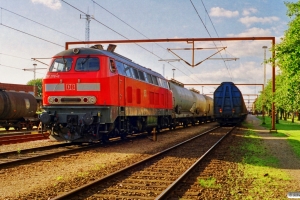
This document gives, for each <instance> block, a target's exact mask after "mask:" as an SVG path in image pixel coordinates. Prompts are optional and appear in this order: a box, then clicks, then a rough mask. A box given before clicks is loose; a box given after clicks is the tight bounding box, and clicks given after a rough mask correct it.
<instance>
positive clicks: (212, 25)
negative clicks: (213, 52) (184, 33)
mask: <svg viewBox="0 0 300 200" xmlns="http://www.w3.org/2000/svg"><path fill="white" fill-rule="evenodd" d="M201 2H202V5H203V7H204V10H205V12H206V14H207V16H208V18H209V21H210V23H211V25H212V26H213V29H214V31H215V33H216V35H217V36H218V38H219V37H220V36H219V34H218V31H217V29H216V27H215V25H214V23H213V21H212V20H211V17H210V15H209V13H208V12H207V9H206V6H205V4H204V3H203V0H201ZM220 43H221V45H222V46H224V45H223V43H222V41H220ZM225 52H228V50H227V49H225ZM220 55H221V58H222V59H223V57H222V52H220ZM224 64H225V65H226V63H225V60H224ZM229 68H230V66H229ZM229 73H230V74H231V70H230V69H229ZM231 77H232V74H231Z"/></svg>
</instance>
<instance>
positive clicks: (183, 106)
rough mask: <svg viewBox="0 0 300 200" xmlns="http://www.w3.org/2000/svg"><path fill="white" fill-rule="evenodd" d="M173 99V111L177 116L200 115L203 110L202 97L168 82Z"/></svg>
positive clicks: (203, 101) (203, 100)
mask: <svg viewBox="0 0 300 200" xmlns="http://www.w3.org/2000/svg"><path fill="white" fill-rule="evenodd" d="M169 84H170V88H171V90H172V92H173V97H174V104H173V106H174V109H175V112H176V113H177V114H180V113H186V112H189V113H190V112H191V113H196V114H202V113H203V112H204V110H205V104H206V100H205V98H204V96H203V95H201V94H197V93H195V92H192V91H190V90H188V89H186V88H184V87H182V86H180V85H177V84H176V83H173V82H169Z"/></svg>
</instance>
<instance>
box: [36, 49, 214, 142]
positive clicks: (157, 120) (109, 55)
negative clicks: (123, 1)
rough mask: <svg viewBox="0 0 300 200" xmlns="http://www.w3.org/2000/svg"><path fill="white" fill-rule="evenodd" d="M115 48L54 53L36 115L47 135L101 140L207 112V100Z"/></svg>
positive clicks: (193, 119)
mask: <svg viewBox="0 0 300 200" xmlns="http://www.w3.org/2000/svg"><path fill="white" fill-rule="evenodd" d="M115 47H116V46H115V45H109V46H108V48H107V50H104V49H103V46H102V45H95V46H92V47H91V48H74V49H69V50H65V51H62V52H60V53H58V54H57V55H55V56H54V57H53V59H52V61H51V65H50V68H49V70H48V72H47V75H46V76H45V78H44V79H43V109H44V110H45V111H46V112H44V113H42V114H41V115H40V119H41V122H42V124H43V128H46V129H47V130H49V131H50V133H51V137H52V138H54V139H56V140H67V141H74V142H92V141H99V140H100V141H103V142H106V141H107V140H108V139H109V138H111V137H121V138H125V137H126V136H127V135H130V134H133V133H139V132H148V133H150V132H151V131H152V130H153V128H156V129H157V131H159V130H161V129H163V128H170V129H172V128H175V127H176V126H177V125H185V126H187V125H188V124H189V123H196V122H200V121H201V122H202V121H206V120H209V119H210V118H211V117H212V100H211V99H207V100H206V97H203V96H202V95H200V94H197V93H195V92H191V91H189V90H188V89H186V88H184V87H182V86H179V85H178V84H177V85H176V83H174V82H175V81H171V82H168V80H166V79H165V78H164V77H163V76H162V75H161V74H159V73H157V72H155V71H152V70H151V69H148V68H145V67H143V66H141V65H138V64H136V63H134V62H132V61H131V60H130V59H128V58H126V57H124V56H122V55H120V54H117V53H115V52H114V49H115ZM180 98H181V99H180ZM198 98H199V99H198ZM206 101H209V102H210V103H211V104H210V105H209V106H208V105H206Z"/></svg>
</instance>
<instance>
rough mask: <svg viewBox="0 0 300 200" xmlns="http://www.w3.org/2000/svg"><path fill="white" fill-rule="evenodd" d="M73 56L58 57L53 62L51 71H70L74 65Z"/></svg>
mask: <svg viewBox="0 0 300 200" xmlns="http://www.w3.org/2000/svg"><path fill="white" fill-rule="evenodd" d="M72 62H73V59H72V58H64V57H62V58H57V59H55V60H54V62H53V63H52V65H51V67H50V69H49V71H50V72H67V71H70V69H71V66H72Z"/></svg>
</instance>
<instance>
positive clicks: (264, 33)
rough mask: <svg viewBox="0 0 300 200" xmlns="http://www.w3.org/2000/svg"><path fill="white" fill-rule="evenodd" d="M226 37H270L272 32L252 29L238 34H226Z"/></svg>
mask: <svg viewBox="0 0 300 200" xmlns="http://www.w3.org/2000/svg"><path fill="white" fill-rule="evenodd" d="M227 36H228V37H249V36H250V37H251V36H272V32H271V31H270V30H269V29H262V28H257V27H253V28H250V29H247V30H246V31H245V32H242V33H239V34H228V35H227Z"/></svg>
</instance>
